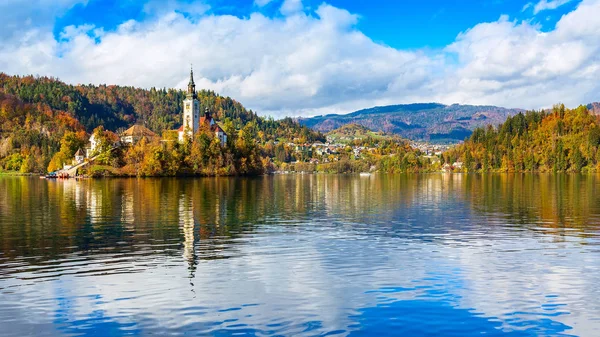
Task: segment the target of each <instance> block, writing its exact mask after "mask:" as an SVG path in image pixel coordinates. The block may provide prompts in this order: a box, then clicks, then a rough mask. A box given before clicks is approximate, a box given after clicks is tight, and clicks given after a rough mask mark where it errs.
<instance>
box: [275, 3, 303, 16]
mask: <svg viewBox="0 0 600 337" xmlns="http://www.w3.org/2000/svg"><path fill="white" fill-rule="evenodd" d="M303 8H304V6H303V5H302V0H284V1H283V4H282V5H281V9H280V11H281V13H282V14H284V15H291V14H295V13H298V12H300V11H302V9H303Z"/></svg>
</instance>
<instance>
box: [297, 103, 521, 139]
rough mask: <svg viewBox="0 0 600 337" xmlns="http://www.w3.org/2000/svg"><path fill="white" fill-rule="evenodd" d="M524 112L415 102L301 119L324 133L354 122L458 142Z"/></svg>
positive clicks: (404, 134) (409, 135)
mask: <svg viewBox="0 0 600 337" xmlns="http://www.w3.org/2000/svg"><path fill="white" fill-rule="evenodd" d="M523 111H524V110H522V109H506V108H501V107H496V106H475V105H460V104H453V105H443V104H438V103H416V104H404V105H389V106H381V107H375V108H370V109H364V110H359V111H356V112H353V113H350V114H347V115H336V114H332V115H325V116H316V117H312V118H300V119H298V121H299V122H300V124H302V125H306V126H308V127H310V128H312V129H314V130H318V131H321V132H329V131H331V130H334V129H337V128H339V127H341V126H343V125H345V124H351V123H354V124H359V125H362V126H365V127H367V128H369V129H371V130H374V131H383V132H386V133H394V134H398V135H400V136H402V137H403V138H407V139H412V140H426V141H434V142H456V141H460V140H464V139H465V138H466V137H468V136H470V135H471V133H472V132H473V130H474V129H475V128H477V127H482V126H485V125H488V124H492V125H497V124H500V123H502V122H503V121H504V120H506V118H507V117H508V116H511V115H515V114H517V113H519V112H523Z"/></svg>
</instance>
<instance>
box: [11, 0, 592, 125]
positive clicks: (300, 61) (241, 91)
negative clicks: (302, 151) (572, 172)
mask: <svg viewBox="0 0 600 337" xmlns="http://www.w3.org/2000/svg"><path fill="white" fill-rule="evenodd" d="M63 1H67V0H63ZM72 1H75V0H72ZM171 3H175V4H177V3H178V2H177V1H172V2H171ZM256 4H257V5H260V3H258V2H257V3H256ZM280 12H281V13H282V14H284V15H283V16H278V15H276V16H274V17H268V16H265V15H263V14H260V13H252V14H250V15H249V16H248V17H245V18H239V17H235V16H229V15H208V14H206V13H204V12H203V10H202V9H201V8H200V9H198V10H197V11H196V12H194V13H196V16H195V17H190V15H188V14H186V12H185V11H182V10H181V9H177V8H169V9H168V10H163V11H156V13H157V14H156V15H154V16H153V18H152V19H151V20H146V21H144V22H139V21H133V20H130V21H127V22H124V23H122V24H121V25H120V26H119V27H118V28H117V29H114V30H110V31H107V30H105V29H103V27H95V26H91V25H84V26H77V27H73V26H72V27H67V28H65V29H64V31H63V32H62V34H60V38H59V39H58V40H57V39H55V37H54V36H53V34H52V33H51V30H47V29H42V28H39V27H36V28H32V29H29V30H26V32H25V33H24V34H22V37H20V38H19V39H16V40H15V39H13V40H10V41H9V40H7V41H8V42H7V43H3V44H0V69H1V70H3V71H6V72H8V73H12V74H28V73H34V74H42V75H52V76H58V77H60V78H61V79H63V80H65V81H67V82H70V83H115V84H122V85H134V86H141V87H152V86H155V87H173V86H176V87H180V88H184V87H185V84H186V83H187V78H186V76H187V70H186V69H187V68H188V66H189V64H190V63H193V64H194V70H195V74H196V76H197V78H196V80H197V84H198V87H200V88H208V89H213V90H216V91H217V92H219V93H221V94H224V95H229V96H231V97H233V98H235V99H237V100H239V101H241V102H242V103H243V104H245V105H246V106H248V107H249V108H252V109H254V110H256V111H258V112H259V113H261V114H264V115H267V114H268V115H274V116H277V117H281V116H284V115H296V116H297V115H314V114H321V113H343V112H350V111H353V110H355V109H359V108H365V107H370V106H373V105H381V104H393V103H409V102H416V101H426V102H430V101H438V102H442V103H448V104H450V103H469V104H496V105H503V106H509V107H523V108H540V107H546V106H551V105H552V104H554V103H557V101H562V102H564V103H566V104H569V105H577V104H580V103H586V102H587V100H590V99H592V98H594V97H593V91H594V90H596V89H597V88H598V84H597V80H596V79H597V78H598V76H599V75H600V59H599V56H598V55H600V50H599V49H600V43H599V42H600V41H599V39H600V22H599V21H598V20H596V19H595V18H596V17H597V15H598V14H600V0H584V1H583V2H582V3H581V4H580V5H579V6H578V7H577V9H575V10H574V11H572V12H571V13H569V14H567V15H565V16H563V18H561V20H560V21H559V22H558V23H557V25H556V28H555V29H554V30H552V31H549V32H542V31H541V29H540V28H539V27H538V26H535V25H533V24H531V23H529V22H517V21H511V19H510V18H508V17H506V16H503V17H501V18H500V19H498V20H497V21H494V22H488V23H481V24H478V25H476V26H474V27H472V28H471V29H469V30H467V31H465V32H463V33H461V34H460V35H459V36H458V37H457V38H456V41H455V42H454V43H452V44H450V45H449V46H447V47H446V48H443V49H441V50H433V51H431V50H427V51H426V50H399V49H394V48H391V47H389V46H385V45H382V44H379V43H376V42H374V41H373V40H371V39H370V38H369V37H368V36H366V35H365V34H363V33H362V32H360V31H359V30H358V29H357V28H356V24H357V22H358V20H359V18H358V16H357V15H355V14H353V13H350V12H348V11H346V10H344V9H341V8H337V7H334V6H331V5H328V4H322V5H321V6H319V7H318V8H316V9H315V10H308V9H306V8H302V3H301V1H297V0H286V1H285V2H283V3H282V4H281V8H280ZM595 99H596V100H597V99H598V98H597V97H596V98H595Z"/></svg>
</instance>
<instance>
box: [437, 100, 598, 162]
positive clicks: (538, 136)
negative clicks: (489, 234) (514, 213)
mask: <svg viewBox="0 0 600 337" xmlns="http://www.w3.org/2000/svg"><path fill="white" fill-rule="evenodd" d="M599 125H600V117H599V116H598V115H595V114H593V113H591V112H590V110H589V109H588V108H587V107H586V106H580V107H578V108H576V109H566V108H565V106H564V105H557V106H555V107H554V108H553V109H551V110H545V111H539V112H536V111H528V112H527V113H525V114H523V113H519V114H517V115H515V116H513V117H509V118H507V120H506V121H505V122H504V123H502V124H501V125H500V126H499V127H498V128H493V127H486V128H477V129H476V130H475V131H474V132H473V135H471V137H470V138H469V139H468V140H467V141H466V142H465V143H463V144H461V145H459V146H456V147H453V148H452V149H450V150H449V151H447V152H445V153H444V154H443V159H444V162H446V163H453V162H455V161H461V162H463V163H464V165H463V168H464V169H465V170H468V171H484V172H487V171H499V172H596V171H598V170H600V151H599V147H600V126H599Z"/></svg>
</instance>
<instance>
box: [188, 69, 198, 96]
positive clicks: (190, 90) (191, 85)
mask: <svg viewBox="0 0 600 337" xmlns="http://www.w3.org/2000/svg"><path fill="white" fill-rule="evenodd" d="M187 96H188V97H192V98H196V84H195V83H194V69H192V67H190V82H189V83H188V91H187Z"/></svg>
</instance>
